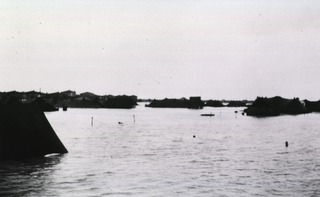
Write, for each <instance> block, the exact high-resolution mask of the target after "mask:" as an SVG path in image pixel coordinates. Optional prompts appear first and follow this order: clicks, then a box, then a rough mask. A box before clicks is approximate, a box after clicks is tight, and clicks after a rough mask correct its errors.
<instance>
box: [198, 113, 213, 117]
mask: <svg viewBox="0 0 320 197" xmlns="http://www.w3.org/2000/svg"><path fill="white" fill-rule="evenodd" d="M201 116H214V114H213V113H210V114H201Z"/></svg>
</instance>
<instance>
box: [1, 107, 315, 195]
mask: <svg viewBox="0 0 320 197" xmlns="http://www.w3.org/2000/svg"><path fill="white" fill-rule="evenodd" d="M241 109H243V108H205V109H203V110H189V109H153V108H145V107H143V104H141V106H138V107H137V108H135V109H130V110H126V109H68V111H67V112H63V111H59V112H50V113H46V116H47V118H48V120H49V122H50V123H51V125H52V127H53V128H54V130H55V131H56V133H57V135H58V136H59V138H60V139H61V141H62V142H63V143H64V145H65V146H66V148H67V149H68V151H69V153H68V154H65V155H62V156H61V155H53V156H48V157H45V158H40V159H33V160H24V161H7V162H0V175H1V176H0V196H320V156H319V155H320V121H319V120H320V114H318V113H312V114H307V115H297V116H288V115H285V116H280V117H269V118H254V117H248V116H242V115H241V113H238V114H235V113H234V111H235V110H241ZM211 112H212V113H214V114H215V116H214V117H203V116H200V114H202V113H211ZM91 117H93V125H91ZM134 120H135V121H134ZM118 122H122V123H123V124H119V123H118ZM286 141H288V142H289V147H286V146H285V142H286Z"/></svg>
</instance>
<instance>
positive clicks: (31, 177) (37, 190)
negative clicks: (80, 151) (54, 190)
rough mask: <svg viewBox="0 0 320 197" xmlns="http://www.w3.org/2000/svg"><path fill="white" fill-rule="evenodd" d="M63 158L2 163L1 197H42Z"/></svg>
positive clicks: (0, 168) (51, 157)
mask: <svg viewBox="0 0 320 197" xmlns="http://www.w3.org/2000/svg"><path fill="white" fill-rule="evenodd" d="M63 157H64V155H54V156H50V157H43V158H34V159H26V160H18V161H3V162H0V175H1V176H0V188H1V189H0V196H41V193H42V192H45V189H46V185H48V184H50V182H51V176H52V175H53V174H54V172H55V170H56V169H57V166H58V165H59V164H60V162H61V161H62V160H63ZM46 195H49V194H46ZM52 195H54V194H52Z"/></svg>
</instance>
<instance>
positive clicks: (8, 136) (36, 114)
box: [0, 102, 68, 161]
mask: <svg viewBox="0 0 320 197" xmlns="http://www.w3.org/2000/svg"><path fill="white" fill-rule="evenodd" d="M67 152H68V151H67V149H66V148H65V146H64V145H63V144H62V142H61V141H60V139H59V138H58V136H57V135H56V133H55V132H54V130H53V128H52V127H51V125H50V123H49V121H48V120H47V118H46V117H45V115H44V113H43V112H42V111H41V110H40V109H39V108H38V107H36V106H34V105H32V104H20V103H10V102H9V103H2V104H0V161H1V160H12V159H24V158H32V157H42V156H45V155H47V154H52V153H60V154H63V153H67Z"/></svg>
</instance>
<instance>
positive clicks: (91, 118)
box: [91, 117, 93, 127]
mask: <svg viewBox="0 0 320 197" xmlns="http://www.w3.org/2000/svg"><path fill="white" fill-rule="evenodd" d="M91 126H92V127H93V117H91Z"/></svg>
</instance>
